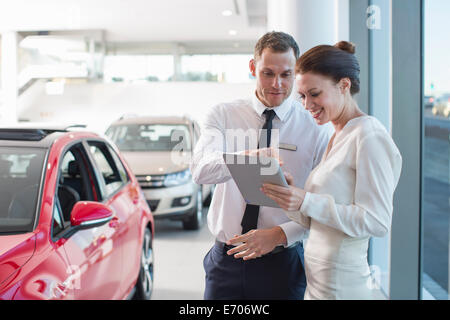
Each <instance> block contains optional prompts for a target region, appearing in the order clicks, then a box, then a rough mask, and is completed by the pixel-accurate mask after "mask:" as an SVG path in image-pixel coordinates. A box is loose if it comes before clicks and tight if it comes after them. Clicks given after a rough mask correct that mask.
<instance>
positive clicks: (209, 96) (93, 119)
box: [18, 82, 255, 132]
mask: <svg viewBox="0 0 450 320" xmlns="http://www.w3.org/2000/svg"><path fill="white" fill-rule="evenodd" d="M254 87H255V84H253V83H246V84H226V83H225V84H224V83H215V82H149V83H140V84H127V83H107V84H105V83H71V84H65V86H64V93H63V94H62V95H48V94H47V93H46V90H45V83H44V82H37V83H36V84H35V85H33V87H31V88H30V89H29V90H27V91H26V92H25V93H24V94H23V95H22V96H20V99H19V108H18V116H19V119H27V120H29V121H33V122H42V121H43V122H58V123H64V124H66V123H83V124H87V125H88V128H89V129H90V130H95V131H101V132H102V131H104V130H105V129H106V128H107V126H108V124H109V123H110V122H112V121H113V120H116V119H117V118H119V117H120V116H121V115H123V114H126V113H137V114H139V115H184V114H187V115H190V116H191V117H193V118H194V119H197V120H199V121H202V120H203V117H204V115H205V113H206V111H207V110H208V109H209V108H210V107H212V106H213V105H215V104H217V103H220V102H225V101H231V100H234V99H240V98H245V97H248V96H250V95H251V94H252V92H253V90H254Z"/></svg>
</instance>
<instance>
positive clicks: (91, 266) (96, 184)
mask: <svg viewBox="0 0 450 320" xmlns="http://www.w3.org/2000/svg"><path fill="white" fill-rule="evenodd" d="M95 168H96V166H95V164H93V163H92V160H91V158H90V157H89V155H88V151H87V150H86V149H85V147H84V145H83V144H82V143H77V144H75V145H73V146H72V147H71V148H70V149H69V150H67V151H66V152H65V153H64V154H63V155H62V161H61V165H60V169H59V184H58V188H57V190H58V191H57V194H56V195H55V196H56V199H57V201H56V202H57V205H58V206H59V208H60V210H61V212H62V217H63V221H64V222H63V224H64V227H65V228H70V212H71V209H72V208H73V206H74V204H75V203H76V202H78V201H103V194H102V193H101V188H100V185H101V181H99V180H98V175H97V174H96V172H95V170H96V169H95ZM116 214H117V213H116ZM115 219H117V218H115ZM119 219H120V213H119ZM120 233H121V230H120V226H119V225H118V224H116V223H113V221H111V222H110V223H107V224H104V225H102V226H100V227H95V228H91V229H86V230H80V231H78V232H76V233H74V234H72V235H71V236H70V237H68V239H67V241H66V242H65V243H64V249H65V251H66V254H67V256H68V259H69V262H70V263H71V265H72V266H73V268H77V276H78V278H79V279H77V280H78V282H77V289H76V290H75V297H76V299H83V300H87V299H117V298H120V297H121V294H122V292H121V290H120V283H121V273H122V264H121V261H122V242H121V241H122V238H121V236H120ZM62 234H63V235H64V232H62Z"/></svg>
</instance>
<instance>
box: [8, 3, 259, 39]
mask: <svg viewBox="0 0 450 320" xmlns="http://www.w3.org/2000/svg"><path fill="white" fill-rule="evenodd" d="M266 7H267V0H64V1H62V0H39V1H37V0H14V1H9V0H0V32H1V31H5V30H14V31H20V32H30V31H39V32H43V31H44V34H45V31H69V30H72V31H73V30H76V31H81V32H83V31H84V30H90V31H93V32H97V33H98V32H99V31H100V33H101V34H102V37H104V39H103V40H105V41H106V42H107V43H119V44H120V43H122V44H124V43H147V42H159V43H168V42H193V43H194V42H221V41H227V42H228V41H230V42H231V41H255V39H257V38H258V37H259V36H261V35H262V34H263V33H264V32H265V31H266V20H267V19H266ZM224 10H230V11H231V12H232V14H231V15H230V16H224V15H223V14H222V12H223V11H224ZM230 30H234V31H235V34H232V32H231V33H230Z"/></svg>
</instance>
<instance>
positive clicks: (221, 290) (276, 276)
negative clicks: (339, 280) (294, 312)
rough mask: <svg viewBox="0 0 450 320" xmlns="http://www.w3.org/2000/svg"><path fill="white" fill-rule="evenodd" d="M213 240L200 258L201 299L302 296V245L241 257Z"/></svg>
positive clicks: (288, 298) (303, 281)
mask: <svg viewBox="0 0 450 320" xmlns="http://www.w3.org/2000/svg"><path fill="white" fill-rule="evenodd" d="M226 251H227V249H226V248H223V247H221V246H219V245H218V244H215V245H214V246H213V247H212V248H211V249H210V250H209V252H208V253H207V254H206V256H205V258H204V260H203V266H204V268H205V272H206V277H205V280H206V281H205V294H204V299H205V300H245V299H255V300H258V299H261V300H262V299H273V300H303V296H304V294H305V289H306V276H305V271H304V267H303V266H304V264H303V261H304V259H303V246H302V244H298V245H296V246H293V247H291V248H287V249H285V250H283V251H281V252H278V253H274V254H269V255H265V256H263V257H261V258H257V259H253V260H248V261H244V260H242V259H236V258H234V256H233V255H231V256H229V255H227V254H226Z"/></svg>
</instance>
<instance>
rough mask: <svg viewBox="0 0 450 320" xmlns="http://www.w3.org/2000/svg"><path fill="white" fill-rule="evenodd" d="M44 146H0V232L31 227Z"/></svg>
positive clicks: (21, 230)
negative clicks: (42, 147) (38, 147)
mask: <svg viewBox="0 0 450 320" xmlns="http://www.w3.org/2000/svg"><path fill="white" fill-rule="evenodd" d="M44 157H45V150H44V149H37V148H23V147H22V148H14V147H11V148H10V147H2V148H0V179H1V184H0V233H2V232H27V231H32V227H33V225H34V216H35V213H36V207H37V204H38V199H39V189H40V183H41V182H40V181H41V175H42V169H43V166H44Z"/></svg>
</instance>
